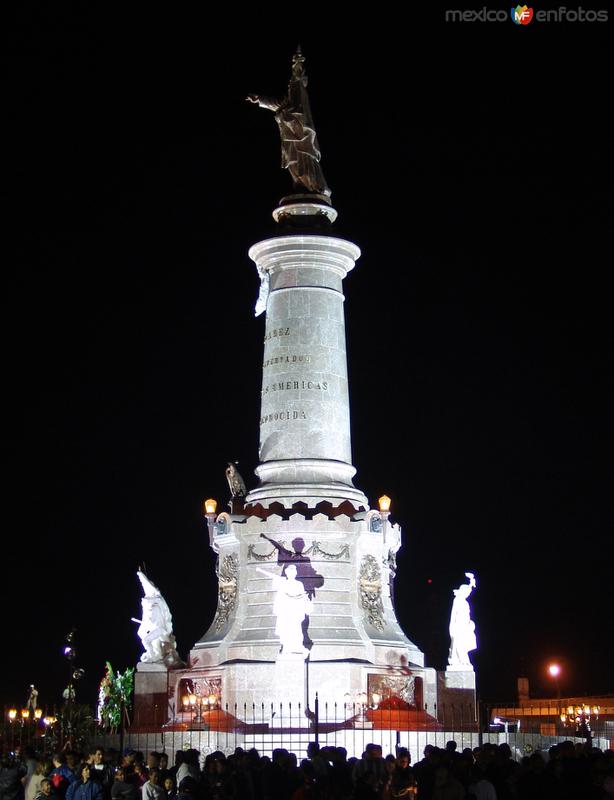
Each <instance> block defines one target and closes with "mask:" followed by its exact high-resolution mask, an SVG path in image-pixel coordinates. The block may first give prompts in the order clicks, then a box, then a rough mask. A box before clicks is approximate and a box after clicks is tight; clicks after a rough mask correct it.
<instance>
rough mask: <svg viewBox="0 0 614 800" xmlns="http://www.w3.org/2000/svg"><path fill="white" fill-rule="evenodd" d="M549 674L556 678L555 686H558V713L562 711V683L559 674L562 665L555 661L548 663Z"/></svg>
mask: <svg viewBox="0 0 614 800" xmlns="http://www.w3.org/2000/svg"><path fill="white" fill-rule="evenodd" d="M548 674H549V675H550V677H551V678H554V682H555V686H556V701H557V704H558V706H559V709H558V713H560V711H561V709H560V705H561V685H560V683H559V676H560V674H561V665H560V664H557V663H556V662H553V663H552V664H548Z"/></svg>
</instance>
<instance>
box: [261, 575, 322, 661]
mask: <svg viewBox="0 0 614 800" xmlns="http://www.w3.org/2000/svg"><path fill="white" fill-rule="evenodd" d="M257 569H258V571H259V572H262V574H263V575H266V576H267V577H268V578H272V579H273V588H274V589H275V591H276V595H275V601H274V603H273V614H275V616H276V617H277V621H276V624H275V634H276V635H277V636H279V639H280V642H281V654H282V656H284V657H290V658H291V657H292V656H296V655H300V656H302V657H303V658H304V657H305V656H307V655H308V654H309V650H308V649H307V648H306V647H305V645H304V644H303V621H304V620H305V617H307V616H309V614H311V612H312V611H313V603H312V601H311V600H310V599H309V597H308V596H307V592H306V591H305V587H304V586H303V584H302V583H301V582H300V581H297V579H296V565H295V564H290V565H289V566H287V567H286V572H285V577H284V576H283V575H275V574H274V573H272V572H269V571H268V570H266V569H261V568H260V567H257Z"/></svg>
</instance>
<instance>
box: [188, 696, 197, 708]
mask: <svg viewBox="0 0 614 800" xmlns="http://www.w3.org/2000/svg"><path fill="white" fill-rule="evenodd" d="M188 703H189V704H190V705H191V706H195V705H196V695H195V694H189V695H188Z"/></svg>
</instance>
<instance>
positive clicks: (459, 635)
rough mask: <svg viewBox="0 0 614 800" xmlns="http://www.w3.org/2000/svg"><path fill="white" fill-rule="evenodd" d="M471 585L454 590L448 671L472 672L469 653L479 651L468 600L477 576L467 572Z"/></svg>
mask: <svg viewBox="0 0 614 800" xmlns="http://www.w3.org/2000/svg"><path fill="white" fill-rule="evenodd" d="M465 575H466V577H467V578H469V583H463V584H461V585H460V586H459V587H458V589H454V590H453V593H454V602H453V603H452V612H451V614H450V628H449V630H450V653H449V656H448V669H450V670H471V669H473V667H472V666H471V661H470V660H469V653H470V652H472V651H473V650H475V649H477V646H478V645H477V639H476V635H475V623H474V622H473V620H472V619H471V607H470V605H469V601H468V600H467V598H468V597H469V595H470V594H471V592H472V590H473V589H474V587H475V586H476V580H475V576H474V574H473V573H472V572H466V573H465Z"/></svg>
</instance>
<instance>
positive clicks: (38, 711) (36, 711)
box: [34, 708, 43, 720]
mask: <svg viewBox="0 0 614 800" xmlns="http://www.w3.org/2000/svg"><path fill="white" fill-rule="evenodd" d="M42 716H43V709H42V708H36V709H34V719H36V720H39V719H40V718H41V717H42Z"/></svg>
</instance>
